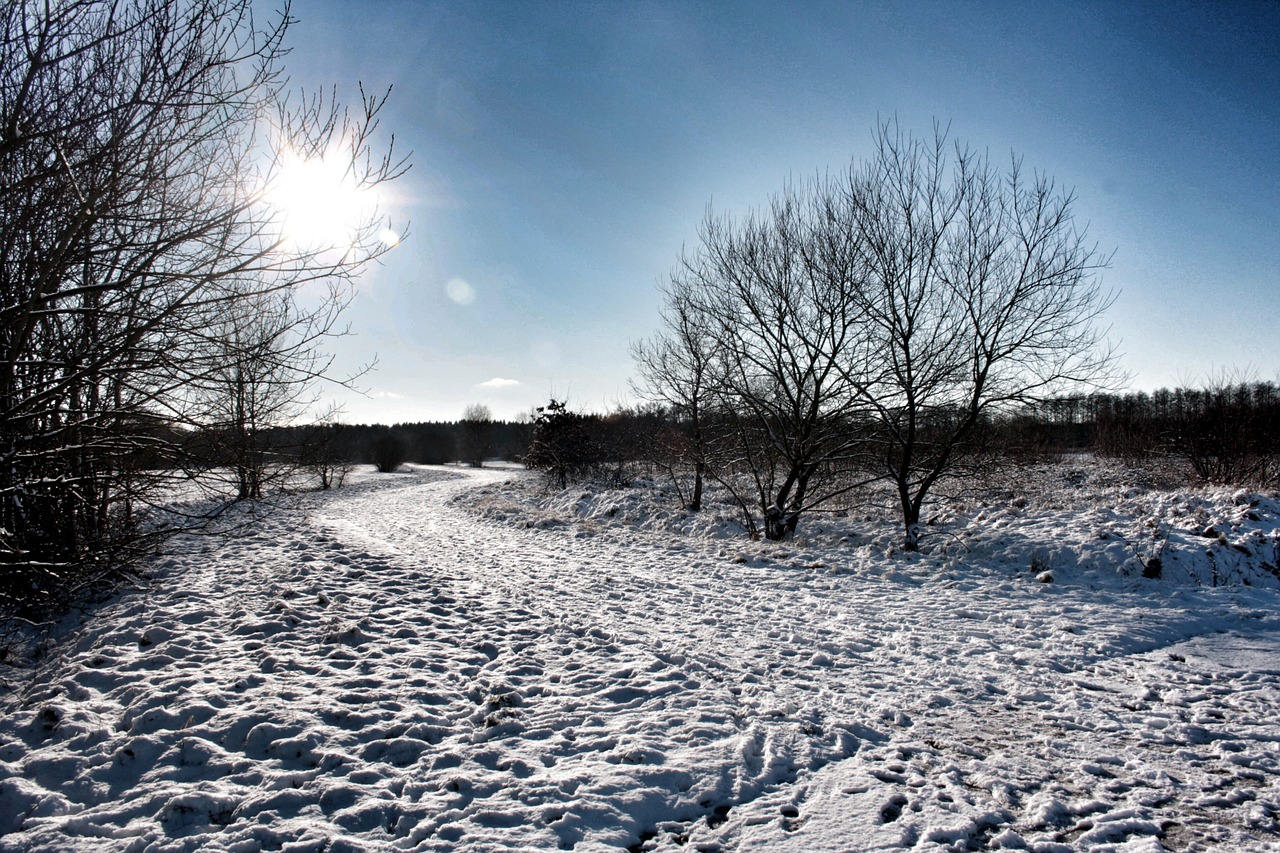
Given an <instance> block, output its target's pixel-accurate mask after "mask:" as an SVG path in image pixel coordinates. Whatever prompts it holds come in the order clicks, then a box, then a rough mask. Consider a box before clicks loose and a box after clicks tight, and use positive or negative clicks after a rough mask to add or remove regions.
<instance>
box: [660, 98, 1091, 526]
mask: <svg viewBox="0 0 1280 853" xmlns="http://www.w3.org/2000/svg"><path fill="white" fill-rule="evenodd" d="M1072 204H1073V198H1072V196H1071V195H1070V194H1069V193H1063V192H1060V191H1059V190H1057V189H1056V188H1055V186H1054V184H1053V182H1052V181H1050V180H1049V179H1047V178H1045V177H1043V176H1040V175H1032V176H1028V175H1027V174H1026V172H1025V171H1024V170H1023V168H1022V167H1021V164H1020V162H1019V161H1017V160H1016V159H1015V160H1013V161H1012V163H1011V165H1010V167H1009V168H1008V169H1007V170H1005V171H1000V170H999V169H997V168H996V167H995V166H994V165H992V163H991V162H990V161H989V159H988V158H987V157H986V156H985V155H979V154H975V153H974V152H972V151H970V150H968V149H966V148H964V147H962V146H960V145H952V144H950V143H948V141H947V140H946V134H945V133H944V132H942V131H939V130H935V133H934V135H933V137H932V138H931V139H929V140H927V141H926V140H921V139H917V138H915V137H913V136H911V135H909V134H905V133H903V132H902V131H901V130H900V129H899V128H898V127H897V125H896V124H895V123H886V124H884V125H882V126H880V127H879V128H878V129H877V132H876V136H875V146H874V149H873V152H872V154H871V156H870V157H869V158H868V159H867V160H866V161H865V162H863V163H861V164H857V163H855V164H854V165H852V166H850V167H849V168H848V169H846V170H844V171H842V172H840V173H838V174H835V175H827V176H821V177H817V178H814V179H812V180H809V181H806V182H802V183H800V184H798V185H794V186H788V187H787V188H785V189H784V190H783V191H782V192H781V193H779V194H778V195H777V196H776V197H775V198H774V199H773V200H772V202H771V203H770V204H769V205H768V206H767V207H766V208H764V209H762V210H758V211H753V212H751V213H749V214H748V215H747V216H745V217H743V218H741V219H736V220H735V219H732V218H730V217H727V216H724V215H715V214H713V213H710V212H709V213H708V215H707V217H706V219H705V220H704V222H703V224H702V227H701V229H700V232H699V243H698V246H697V248H696V249H694V250H692V251H689V252H686V253H685V255H684V256H683V257H682V258H681V259H680V262H679V264H678V265H677V268H676V270H675V272H674V273H673V274H672V276H671V280H670V284H669V286H668V287H667V288H666V307H665V313H664V315H663V328H662V329H661V330H660V332H659V333H658V334H657V335H656V336H655V337H654V338H653V339H652V340H650V341H647V342H645V343H643V344H640V345H638V346H637V347H636V355H637V363H638V367H639V370H640V373H641V377H642V379H641V384H642V387H643V388H644V389H645V390H646V391H647V392H648V393H649V394H650V395H651V396H653V397H654V398H657V399H660V400H663V401H666V402H667V403H669V404H670V405H672V406H673V407H675V408H676V409H677V411H679V412H681V413H682V414H685V415H687V416H689V417H692V416H693V413H694V412H695V411H697V412H698V417H699V421H700V427H701V429H700V431H699V432H700V438H699V441H700V442H707V441H708V440H709V439H710V433H709V432H708V431H707V430H706V428H705V427H706V423H707V421H708V417H707V415H708V414H709V413H711V412H714V413H715V415H716V417H715V418H714V420H717V421H718V422H719V423H721V424H723V425H725V428H723V429H721V430H720V431H719V432H718V434H716V435H715V437H714V441H713V443H714V445H715V446H714V447H704V448H699V449H698V450H697V451H696V453H697V458H696V461H698V462H702V463H704V464H706V465H707V466H708V470H709V471H710V472H711V473H712V475H713V476H715V477H716V478H717V479H719V480H720V481H721V482H723V483H724V484H725V485H726V486H729V487H730V488H731V489H735V490H736V489H739V488H740V486H741V483H742V482H744V478H745V482H750V483H751V484H753V486H754V495H753V498H754V508H755V512H757V513H758V514H759V516H760V518H761V519H762V520H763V528H764V530H763V532H764V535H765V536H766V537H768V538H771V539H778V538H783V537H786V536H788V535H790V534H792V533H794V532H795V530H796V526H797V522H798V519H799V517H800V515H801V514H802V513H803V512H805V511H808V510H810V509H813V508H816V507H819V506H821V505H822V504H823V503H824V502H826V501H828V500H830V499H831V498H833V497H835V496H837V495H839V494H841V493H842V492H844V491H846V490H848V489H850V488H854V487H856V486H858V485H859V484H861V483H863V482H865V481H867V480H871V479H876V480H888V481H889V482H890V483H891V484H892V485H893V486H894V488H895V490H896V492H897V495H898V500H899V503H900V507H901V512H902V520H903V525H904V545H905V547H906V548H908V549H914V548H916V547H917V546H918V540H919V535H920V531H919V521H920V512H921V508H922V506H923V504H924V502H925V500H926V499H927V498H928V496H929V495H930V493H931V491H932V490H933V489H934V488H935V487H936V486H937V484H938V483H939V481H940V480H941V479H942V478H943V477H945V476H954V475H963V474H964V471H965V465H966V463H967V462H968V461H969V460H972V459H973V458H974V457H973V452H974V451H975V450H976V449H977V448H978V446H979V445H980V440H979V439H980V438H981V437H982V435H983V434H984V429H983V428H984V426H986V425H988V424H990V423H991V422H992V421H993V420H995V419H997V418H999V417H1001V416H1003V415H1004V414H1006V413H1008V412H1009V411H1011V410H1013V409H1014V408H1016V407H1018V406H1021V405H1023V404H1025V403H1027V402H1030V401H1033V400H1037V399H1043V398H1046V397H1049V396H1052V395H1054V394H1058V393H1062V392H1063V391H1064V390H1066V389H1069V388H1071V387H1073V386H1077V385H1079V384H1082V383H1083V384H1092V385H1095V386H1096V385H1098V384H1100V383H1104V382H1106V381H1107V380H1108V379H1109V378H1110V376H1111V366H1112V354H1111V352H1110V351H1109V350H1108V349H1107V347H1106V346H1105V344H1104V341H1103V339H1102V334H1101V332H1100V331H1099V328H1098V326H1097V321H1098V319H1099V317H1100V315H1101V313H1102V311H1103V310H1104V309H1105V308H1106V306H1107V305H1108V303H1109V297H1108V295H1107V294H1105V293H1104V292H1102V291H1101V289H1100V286H1099V282H1098V272H1099V271H1100V269H1101V268H1102V267H1103V266H1105V263H1106V258H1105V257H1104V256H1103V255H1101V254H1099V252H1098V251H1097V250H1096V248H1094V247H1093V246H1092V245H1091V244H1090V243H1089V242H1088V241H1087V238H1086V236H1085V233H1084V230H1083V229H1082V228H1078V227H1077V226H1076V224H1075V221H1074V218H1073V215H1072ZM712 460H714V462H713V461H712ZM744 505H745V504H744ZM749 523H750V524H753V523H754V522H750V521H749Z"/></svg>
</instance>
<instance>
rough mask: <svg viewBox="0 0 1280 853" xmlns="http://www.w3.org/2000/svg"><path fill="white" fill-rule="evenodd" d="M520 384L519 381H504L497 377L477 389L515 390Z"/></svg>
mask: <svg viewBox="0 0 1280 853" xmlns="http://www.w3.org/2000/svg"><path fill="white" fill-rule="evenodd" d="M519 384H520V380H519V379H503V378H502V377H501V376H495V377H493V378H492V379H486V380H485V381H483V382H481V383H480V384H479V385H477V386H476V387H477V388H513V387H515V386H516V385H519Z"/></svg>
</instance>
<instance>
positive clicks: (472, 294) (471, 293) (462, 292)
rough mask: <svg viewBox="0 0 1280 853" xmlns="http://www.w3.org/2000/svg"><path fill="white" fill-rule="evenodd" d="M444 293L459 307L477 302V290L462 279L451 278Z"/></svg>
mask: <svg viewBox="0 0 1280 853" xmlns="http://www.w3.org/2000/svg"><path fill="white" fill-rule="evenodd" d="M444 292H445V293H447V294H448V295H449V298H450V299H452V300H453V301H454V302H456V303H458V304H459V305H470V304H471V303H472V302H475V301H476V289H475V288H474V287H472V286H471V285H469V284H467V283H466V282H465V281H463V280H462V279H460V278H451V279H449V283H448V284H446V285H445V286H444Z"/></svg>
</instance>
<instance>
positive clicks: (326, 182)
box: [266, 156, 390, 249]
mask: <svg viewBox="0 0 1280 853" xmlns="http://www.w3.org/2000/svg"><path fill="white" fill-rule="evenodd" d="M266 199H267V202H268V203H269V204H271V205H272V206H273V207H274V208H275V209H276V210H277V211H279V216H280V226H281V231H282V233H283V236H284V238H285V239H286V240H287V241H289V242H290V243H292V244H294V245H295V246H302V247H305V248H322V249H328V248H343V247H345V246H348V245H350V244H351V242H352V240H353V239H355V235H356V232H357V231H358V230H359V228H360V227H361V226H362V225H365V224H367V222H368V219H369V217H370V216H372V215H373V214H374V211H375V209H376V199H374V198H373V193H372V191H370V190H368V189H366V188H362V187H360V186H358V185H357V184H356V182H355V180H353V179H352V177H351V175H350V174H349V173H348V172H347V170H346V169H345V168H344V167H343V164H342V163H341V160H340V158H336V157H335V158H330V159H325V158H322V157H313V158H311V159H303V158H301V157H297V156H289V157H288V158H287V159H286V160H285V161H284V162H283V163H282V164H281V168H280V172H279V174H278V175H276V178H275V180H274V181H272V182H271V185H270V187H269V188H268V190H267V193H266ZM389 233H390V232H384V233H383V234H382V235H380V238H381V239H382V240H383V241H384V242H386V241H387V235H388V234H389Z"/></svg>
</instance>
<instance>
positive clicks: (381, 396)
mask: <svg viewBox="0 0 1280 853" xmlns="http://www.w3.org/2000/svg"><path fill="white" fill-rule="evenodd" d="M369 396H370V397H372V398H373V399H375V400H403V399H404V395H403V394H397V393H396V392H395V391H374V392H373V393H371V394H370V395H369Z"/></svg>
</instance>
